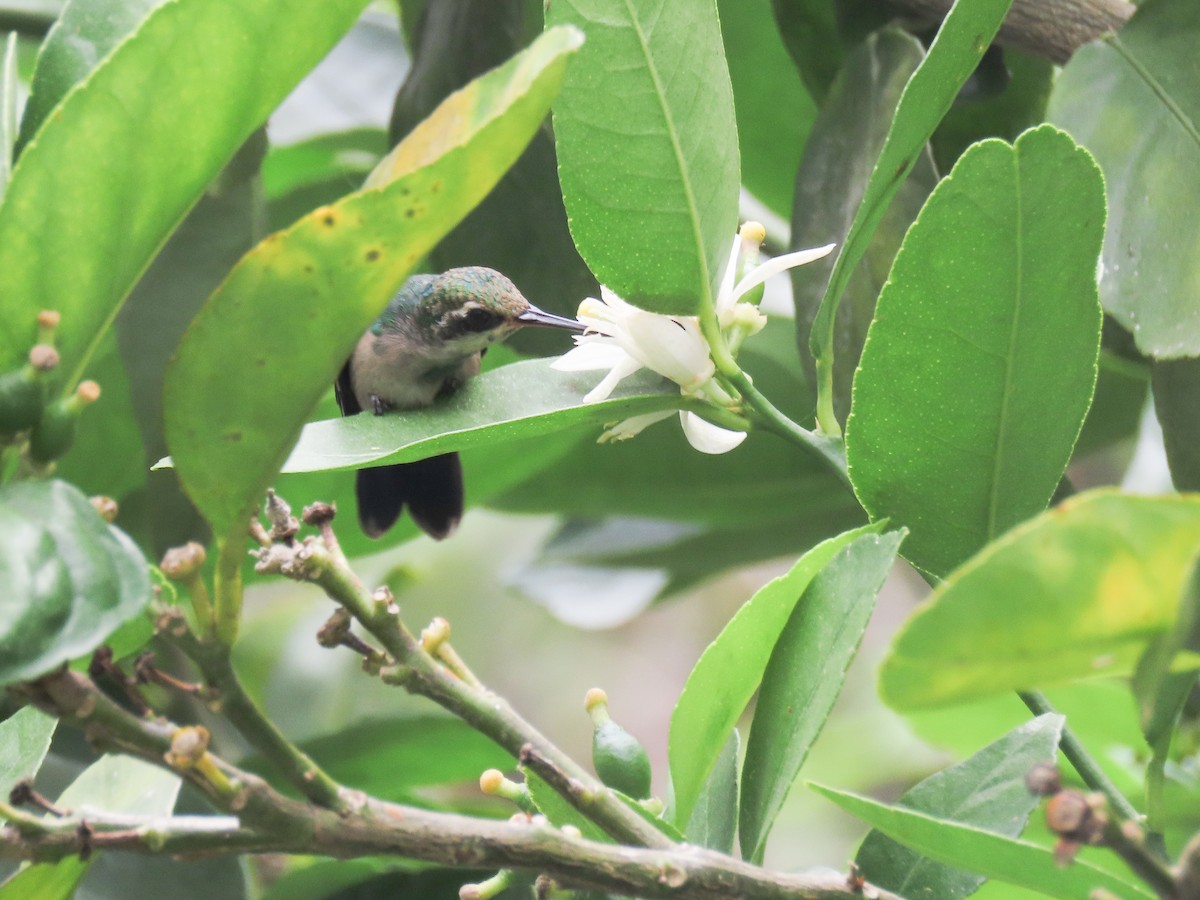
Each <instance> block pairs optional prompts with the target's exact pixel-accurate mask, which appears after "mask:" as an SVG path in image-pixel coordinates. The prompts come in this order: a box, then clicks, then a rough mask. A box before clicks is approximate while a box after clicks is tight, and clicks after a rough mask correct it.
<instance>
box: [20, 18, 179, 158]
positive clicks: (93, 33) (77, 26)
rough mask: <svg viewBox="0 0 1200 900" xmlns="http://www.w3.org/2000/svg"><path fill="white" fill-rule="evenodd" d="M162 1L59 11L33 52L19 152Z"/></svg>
mask: <svg viewBox="0 0 1200 900" xmlns="http://www.w3.org/2000/svg"><path fill="white" fill-rule="evenodd" d="M163 2H164V0H72V2H68V3H67V4H65V5H64V6H63V7H62V14H61V15H60V16H59V18H58V21H57V22H56V23H55V26H54V28H52V29H51V30H50V33H49V34H47V35H46V40H44V41H43V42H42V46H41V49H40V50H39V51H38V61H37V68H36V69H34V73H33V81H32V83H31V84H30V91H29V100H28V102H27V103H26V104H25V114H24V115H23V116H22V118H21V131H20V136H19V137H18V139H17V145H18V147H17V149H18V152H20V151H21V150H22V149H23V148H24V147H25V145H26V144H28V143H29V141H30V139H31V138H32V137H33V135H34V133H35V132H37V130H38V129H39V128H41V127H42V123H43V122H45V121H46V117H47V116H49V115H50V111H51V110H52V109H53V108H54V107H55V106H57V105H58V104H59V102H60V101H61V100H62V99H63V97H65V96H66V94H67V91H69V90H70V89H71V88H73V87H74V86H75V85H76V84H77V83H79V82H80V81H83V79H84V78H86V77H87V75H88V73H89V72H91V71H92V70H93V69H94V68H96V66H97V65H99V64H100V62H101V61H102V60H103V59H104V58H105V57H106V56H108V54H109V53H111V52H112V50H113V48H114V47H116V46H117V44H119V43H120V42H121V41H123V40H124V39H125V38H126V37H128V36H129V33H130V32H131V31H133V30H134V28H136V27H137V25H138V23H140V22H141V21H142V20H143V19H145V18H146V16H147V15H149V13H150V11H151V10H153V9H155V8H156V7H159V6H162V4H163Z"/></svg>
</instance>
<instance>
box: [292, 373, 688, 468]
mask: <svg viewBox="0 0 1200 900" xmlns="http://www.w3.org/2000/svg"><path fill="white" fill-rule="evenodd" d="M550 363H551V361H550V360H539V359H531V360H527V361H525V362H519V363H513V364H512V365H508V366H504V367H502V368H500V369H495V370H493V371H491V372H488V373H486V374H484V375H480V376H479V377H477V378H473V379H471V380H470V381H468V382H467V383H466V384H465V385H463V387H462V389H461V390H458V391H456V392H455V393H454V395H453V396H451V397H448V398H446V399H445V400H444V401H439V402H438V403H437V404H435V405H434V406H431V407H428V408H426V409H414V410H405V411H404V412H403V413H402V414H400V415H395V416H375V415H371V414H370V413H360V414H359V415H357V416H349V417H346V418H341V419H326V420H324V421H320V422H313V423H311V424H309V425H307V426H305V428H304V432H303V433H302V435H301V437H300V441H299V443H298V444H297V445H296V448H295V449H294V450H293V451H292V454H291V456H289V457H288V460H287V463H286V464H285V465H284V468H283V471H284V472H315V471H321V470H326V469H353V468H357V467H359V466H362V465H365V464H367V463H376V462H389V463H391V462H409V461H411V460H415V459H423V458H425V457H427V456H432V455H434V454H437V453H448V452H451V451H457V450H467V449H472V448H478V447H494V446H496V445H498V444H503V443H505V442H507V441H517V440H521V439H523V438H530V437H537V436H540V435H547V434H553V433H555V432H559V431H566V430H570V429H574V428H577V427H579V426H581V425H587V424H591V425H594V426H596V427H597V428H598V427H599V426H601V425H602V424H604V423H605V422H614V421H616V420H618V419H623V418H625V417H627V416H632V415H639V414H641V413H646V412H656V411H658V410H663V409H675V408H677V407H678V406H679V391H678V389H677V388H676V387H675V386H674V385H673V384H671V383H670V382H667V381H665V380H664V379H663V378H661V377H659V376H658V375H655V374H654V373H649V372H647V373H643V375H642V376H640V377H633V378H627V379H625V381H624V382H622V384H621V385H620V386H618V388H617V389H616V390H615V391H614V392H613V395H612V397H611V398H610V399H608V400H605V401H603V402H601V403H589V404H584V403H583V397H584V395H585V394H586V393H587V392H588V391H589V390H591V389H592V388H593V387H595V380H596V377H595V375H594V374H592V373H590V372H583V373H578V372H558V371H555V370H553V369H551V368H550Z"/></svg>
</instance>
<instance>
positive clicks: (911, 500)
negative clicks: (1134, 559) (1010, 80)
mask: <svg viewBox="0 0 1200 900" xmlns="http://www.w3.org/2000/svg"><path fill="white" fill-rule="evenodd" d="M980 210H986V211H987V215H986V216H980ZM1103 229H1104V185H1103V182H1102V180H1101V178H1100V172H1099V170H1097V168H1096V166H1095V163H1093V162H1092V160H1091V158H1090V157H1089V156H1088V154H1087V151H1085V150H1083V149H1081V148H1080V147H1079V146H1078V145H1076V144H1075V143H1074V141H1072V140H1071V139H1070V137H1068V136H1067V135H1065V134H1064V133H1062V132H1061V131H1058V130H1057V129H1056V128H1054V127H1052V126H1049V125H1046V126H1042V127H1041V128H1037V129H1034V130H1033V131H1028V132H1026V133H1025V134H1024V135H1022V136H1021V137H1020V138H1019V139H1018V140H1017V142H1016V144H1015V145H1011V146H1010V145H1009V144H1006V143H1005V142H1003V141H1000V140H989V141H984V142H981V143H979V144H976V145H974V146H973V147H972V148H971V149H970V150H968V151H967V152H966V153H964V154H963V155H962V157H961V158H960V159H959V162H958V164H957V165H956V166H955V167H954V171H953V172H951V173H950V175H949V177H948V178H946V179H945V180H943V181H942V182H941V183H940V184H939V185H938V187H937V188H936V189H935V190H934V192H933V194H932V195H930V197H929V201H928V202H927V203H926V205H925V208H924V209H923V210H922V211H921V214H920V216H919V217H918V218H917V221H916V222H915V223H914V225H913V227H912V229H911V230H910V232H909V234H908V236H907V237H906V238H905V240H904V245H903V246H902V247H901V250H900V253H899V254H898V255H897V257H896V262H895V265H894V266H893V267H892V273H891V276H890V277H889V280H888V284H887V286H886V287H885V288H884V291H883V294H882V295H881V296H880V298H879V304H878V307H877V309H876V314H875V321H874V322H873V323H872V325H871V329H870V332H869V334H868V336H867V343H866V346H865V348H864V349H863V356H862V364H861V367H860V369H859V372H858V374H857V375H856V376H855V380H854V406H853V410H852V412H851V415H850V421H849V422H848V423H847V426H846V457H847V460H848V462H849V469H850V480H851V482H852V483H853V484H854V489H855V492H856V493H857V494H858V496H859V499H860V500H861V501H862V503H863V506H864V508H865V509H866V510H867V511H868V512H869V513H870V514H871V516H872V517H873V518H881V517H887V518H889V519H891V521H892V522H894V523H896V524H899V525H905V526H907V527H908V528H910V529H911V530H912V534H911V536H910V537H909V539H908V540H907V541H905V544H904V554H905V558H906V559H908V560H910V561H911V562H913V563H914V564H915V565H917V566H918V567H919V568H922V569H924V570H926V571H928V572H932V573H933V574H935V575H939V576H940V575H945V574H946V573H947V572H948V571H950V570H951V569H952V568H954V566H956V565H958V564H959V563H961V562H963V561H964V560H966V559H967V558H968V557H970V556H971V555H972V554H973V553H975V552H976V551H978V550H979V549H980V548H981V547H983V545H984V544H986V543H987V542H988V541H990V540H992V539H993V538H995V537H997V536H998V535H1000V534H1001V533H1003V532H1004V531H1006V530H1007V529H1009V528H1011V527H1012V526H1013V525H1016V524H1017V523H1018V522H1021V521H1024V520H1025V519H1028V518H1029V517H1030V516H1033V515H1036V514H1037V513H1038V512H1040V511H1041V510H1042V509H1044V508H1045V506H1046V504H1047V503H1048V502H1049V500H1050V498H1051V496H1052V495H1053V493H1054V489H1055V487H1056V486H1057V485H1058V482H1059V480H1060V479H1061V477H1062V474H1063V471H1064V469H1065V468H1066V465H1067V461H1068V460H1069V459H1070V456H1071V450H1072V448H1073V447H1074V445H1075V440H1076V438H1077V437H1078V436H1079V431H1080V428H1081V426H1082V424H1083V420H1084V417H1085V416H1086V414H1087V410H1088V406H1089V405H1090V403H1091V398H1092V391H1093V389H1094V387H1095V384H1096V372H1097V359H1098V354H1099V350H1100V328H1101V313H1100V306H1099V302H1098V301H1097V299H1096V280H1095V278H1096V258H1097V256H1098V255H1099V253H1100V241H1101V238H1102V235H1103ZM898 448H903V450H902V451H901V450H899V449H898ZM950 473H952V475H951V474H950ZM948 476H950V477H948Z"/></svg>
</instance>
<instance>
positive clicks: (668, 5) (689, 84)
mask: <svg viewBox="0 0 1200 900" xmlns="http://www.w3.org/2000/svg"><path fill="white" fill-rule="evenodd" d="M558 23H570V24H573V25H577V26H579V27H580V28H581V29H583V31H584V32H585V33H586V34H587V37H588V42H587V45H586V46H585V47H584V49H583V51H582V52H581V53H580V54H579V59H577V60H576V61H575V62H574V63H573V64H572V66H571V69H570V71H569V72H568V73H567V80H566V82H565V84H564V85H563V92H562V95H561V96H560V97H559V99H558V100H557V101H555V104H554V139H555V143H556V146H557V149H558V167H559V179H560V181H561V182H562V193H563V197H564V199H565V200H566V206H567V215H568V218H569V221H570V223H571V235H572V236H573V237H574V239H575V245H576V246H577V247H578V248H579V252H580V253H581V254H582V256H583V258H584V259H585V260H586V261H587V263H588V266H589V268H591V270H592V272H594V273H595V274H596V277H597V278H599V280H600V281H601V282H603V283H604V284H606V285H607V286H608V287H610V288H612V289H613V290H614V291H616V292H617V293H618V294H620V295H621V296H622V297H624V298H625V299H626V300H629V301H630V302H631V303H635V304H637V305H638V306H641V307H643V308H645V309H648V310H651V311H653V312H660V313H685V314H687V313H696V312H697V311H698V310H699V309H700V308H701V305H702V303H704V302H706V299H707V300H708V301H709V302H711V298H713V297H715V295H716V287H717V280H718V279H719V278H720V277H721V271H722V268H723V267H724V265H725V261H726V258H727V257H728V255H729V248H730V242H731V241H732V240H733V236H734V232H736V231H737V208H738V184H739V173H738V145H737V126H736V123H735V121H734V112H733V96H732V91H731V89H730V82H729V72H728V69H727V68H726V66H725V54H724V51H723V49H722V47H721V30H720V26H719V23H718V21H717V9H716V2H715V0H627V2H624V3H621V2H617V0H558V2H555V3H554V4H552V5H551V7H550V9H549V12H548V13H547V16H546V24H547V25H550V24H558Z"/></svg>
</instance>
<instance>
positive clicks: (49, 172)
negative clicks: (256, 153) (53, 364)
mask: <svg viewBox="0 0 1200 900" xmlns="http://www.w3.org/2000/svg"><path fill="white" fill-rule="evenodd" d="M363 5H364V0H333V2H330V3H322V4H321V5H320V6H319V7H315V6H313V5H312V4H311V3H309V2H307V0H237V2H234V0H177V2H173V3H167V4H165V5H163V6H160V7H159V8H158V9H156V10H155V11H154V12H152V13H151V14H150V15H149V16H147V17H146V19H145V20H144V21H143V22H142V24H141V26H140V27H138V28H137V30H136V31H135V32H134V33H133V34H132V35H130V36H129V38H128V39H127V40H125V41H123V42H121V43H120V44H119V45H118V46H117V48H116V49H115V50H114V51H113V52H112V53H111V54H110V55H109V56H108V57H107V58H106V59H105V60H104V62H102V63H101V64H100V65H99V66H97V67H96V69H95V70H94V71H93V72H92V73H91V75H90V76H89V77H88V78H87V79H86V80H85V81H84V82H82V83H81V84H79V85H78V86H77V87H76V88H74V89H73V90H71V91H70V92H69V93H68V94H67V96H66V97H65V98H64V99H63V101H62V103H61V104H60V105H59V106H58V107H57V108H56V112H55V115H54V117H53V118H52V119H50V120H47V122H46V124H45V126H44V127H42V128H41V129H40V130H39V131H38V133H37V134H36V135H35V136H34V138H33V139H32V140H31V141H30V142H29V144H28V145H27V146H26V148H25V150H24V152H23V153H22V154H21V158H20V160H19V162H18V164H17V166H16V168H15V169H14V170H13V177H12V181H11V182H10V183H9V187H8V192H7V194H6V195H5V197H4V203H3V206H0V318H3V319H4V320H5V321H8V322H23V321H29V323H30V324H29V325H28V326H25V327H19V328H10V329H7V330H5V331H4V332H3V333H0V368H6V367H9V366H11V365H12V364H13V363H15V362H16V361H17V360H18V359H20V358H21V357H22V356H23V355H24V354H25V352H26V350H27V349H28V345H29V342H30V338H31V337H32V334H33V324H32V319H33V314H34V313H35V312H36V311H37V310H39V309H57V310H59V311H60V312H61V313H62V316H63V321H62V325H61V327H60V328H59V330H58V339H59V349H60V351H61V353H62V359H63V371H64V372H65V373H67V376H66V385H65V387H66V388H71V387H73V385H74V383H75V382H76V381H77V380H78V378H79V377H80V375H81V373H82V372H83V370H84V369H85V368H86V366H87V363H88V360H89V359H90V357H91V356H92V354H93V353H94V352H95V350H96V348H97V347H98V346H99V345H100V342H101V341H102V340H103V338H104V335H105V332H106V331H107V326H108V325H109V324H110V323H111V321H112V318H113V316H114V315H115V314H116V311H117V310H118V309H119V308H120V306H121V303H122V301H123V300H124V299H125V296H126V294H128V292H129V290H130V289H131V288H132V287H133V284H134V282H135V281H136V280H137V278H138V277H139V276H140V275H141V273H142V271H143V270H144V269H145V267H146V265H147V264H148V263H149V261H150V260H151V259H152V258H153V256H154V254H155V253H156V252H157V250H158V248H159V247H160V246H161V245H162V242H163V241H164V240H165V239H166V237H167V235H168V234H170V232H171V230H172V229H173V228H174V227H175V226H176V225H177V224H178V223H179V221H180V220H181V219H182V218H183V216H184V214H185V213H186V212H187V210H188V209H189V208H190V207H191V206H192V204H193V203H194V202H195V201H196V199H197V197H198V196H199V195H200V193H201V191H203V189H204V187H205V186H206V185H207V184H208V183H209V182H210V181H211V180H212V179H213V177H214V176H215V175H216V174H217V172H218V171H220V169H221V166H222V165H224V164H225V162H226V161H227V160H228V159H229V157H230V156H232V155H233V152H234V151H235V150H236V149H237V147H238V146H240V145H241V143H242V142H243V141H244V140H245V139H246V137H247V136H248V135H249V134H250V133H251V132H252V131H253V130H254V129H255V128H257V127H258V126H259V125H261V124H262V122H263V121H264V120H265V119H266V117H267V114H268V113H269V112H270V111H271V110H272V109H273V108H274V107H275V106H276V104H278V102H279V101H280V100H281V99H283V97H284V96H285V95H286V94H287V92H288V91H289V90H291V88H292V87H293V86H294V85H295V84H296V82H297V81H299V79H300V78H301V76H302V75H303V74H304V73H305V72H307V71H308V70H309V69H310V68H312V66H313V65H314V64H315V63H316V62H317V61H318V60H319V59H320V58H321V57H322V56H324V55H325V53H326V52H328V50H329V49H330V47H332V46H333V44H334V43H335V42H336V41H337V39H338V38H339V37H340V36H341V34H342V32H343V31H345V30H346V29H347V28H348V27H349V26H350V24H351V23H352V22H353V21H354V19H355V18H356V17H357V15H358V13H359V11H360V10H361V9H362V7H363ZM201 73H202V74H201ZM251 84H252V85H253V89H252V90H251V89H248V87H247V86H248V85H251ZM180 147H186V148H187V152H186V153H183V152H179V148H180Z"/></svg>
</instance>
